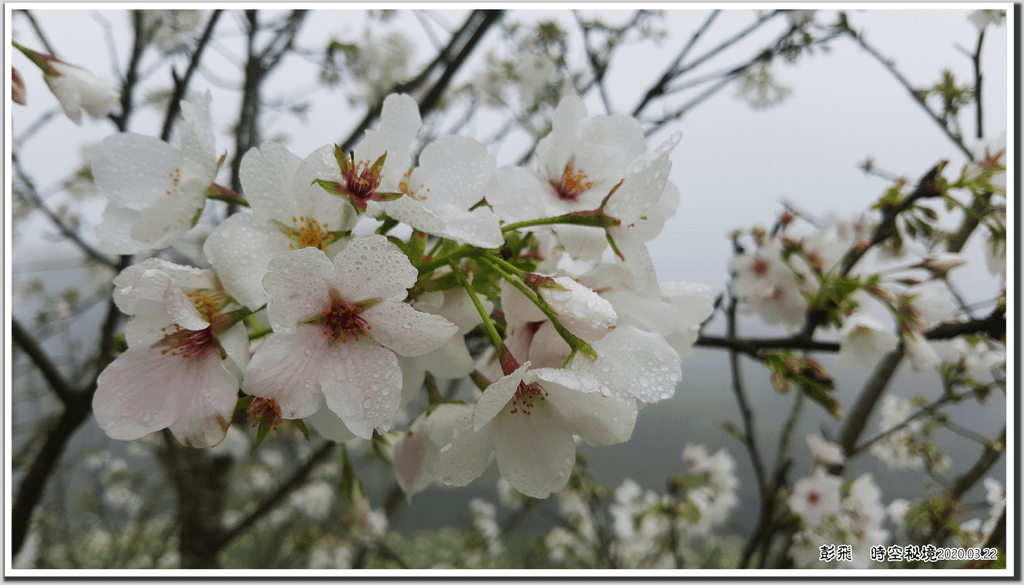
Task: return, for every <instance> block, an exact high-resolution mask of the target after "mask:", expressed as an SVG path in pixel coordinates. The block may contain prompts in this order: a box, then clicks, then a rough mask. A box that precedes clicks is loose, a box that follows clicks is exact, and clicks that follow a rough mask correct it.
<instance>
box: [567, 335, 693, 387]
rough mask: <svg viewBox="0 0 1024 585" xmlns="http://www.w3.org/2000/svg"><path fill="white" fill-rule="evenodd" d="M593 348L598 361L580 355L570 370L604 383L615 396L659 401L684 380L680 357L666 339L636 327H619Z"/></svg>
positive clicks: (596, 342)
mask: <svg viewBox="0 0 1024 585" xmlns="http://www.w3.org/2000/svg"><path fill="white" fill-rule="evenodd" d="M591 347H593V348H594V351H596V352H597V356H598V357H597V359H596V360H591V359H590V358H589V357H587V356H583V355H578V356H577V357H575V358H574V359H573V361H572V363H571V364H570V368H572V369H574V370H577V371H580V372H584V373H587V374H589V375H591V376H592V377H594V378H596V379H598V380H600V381H601V382H602V383H604V384H606V385H607V386H608V387H609V389H610V390H611V392H612V394H613V395H615V396H619V397H622V398H630V397H632V398H637V399H638V400H640V401H641V402H648V403H650V402H659V401H661V400H665V399H668V398H671V397H672V395H673V394H674V393H675V390H676V386H678V385H679V382H680V381H681V380H682V379H683V373H682V368H681V367H680V359H679V356H678V355H677V354H676V352H675V351H673V349H672V348H671V347H670V346H669V345H668V343H667V342H666V341H665V339H664V338H663V337H661V336H659V335H656V334H654V333H650V332H648V331H641V330H640V329H637V328H636V327H633V326H632V325H624V326H621V327H616V328H615V329H613V330H612V331H610V332H609V333H608V335H605V336H604V337H602V338H601V339H599V340H597V341H595V342H593V343H592V344H591Z"/></svg>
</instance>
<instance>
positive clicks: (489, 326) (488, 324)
mask: <svg viewBox="0 0 1024 585" xmlns="http://www.w3.org/2000/svg"><path fill="white" fill-rule="evenodd" d="M451 267H452V273H453V274H455V279H456V280H458V281H459V284H460V285H462V288H464V289H466V292H467V293H469V298H470V299H471V300H472V301H473V306H475V307H476V311H477V312H478V313H480V319H482V320H483V322H484V331H486V332H487V337H488V338H490V340H491V343H492V344H493V345H494V350H495V351H497V352H501V347H502V345H503V344H502V342H501V335H498V330H497V329H495V328H494V322H493V321H491V316H490V315H488V314H487V310H486V309H484V304H483V303H481V302H480V298H479V297H478V296H477V295H476V291H475V290H473V287H472V286H470V285H469V281H468V280H466V275H465V274H463V273H462V270H460V269H459V267H458V266H456V265H455V262H454V261H453V262H452V263H451Z"/></svg>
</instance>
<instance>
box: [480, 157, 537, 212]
mask: <svg viewBox="0 0 1024 585" xmlns="http://www.w3.org/2000/svg"><path fill="white" fill-rule="evenodd" d="M486 190H487V202H488V203H490V204H491V206H492V207H493V208H494V215H496V216H497V217H498V219H500V220H501V221H504V222H506V223H516V222H520V221H527V220H531V219H538V218H541V217H544V215H545V213H546V210H545V205H546V203H547V199H548V191H550V190H551V187H550V186H549V185H548V183H547V181H546V180H545V179H544V178H543V177H541V176H540V175H539V174H537V172H536V171H532V170H529V169H524V168H522V167H501V168H500V169H498V170H497V171H495V172H494V174H493V175H492V176H491V181H490V183H488V185H487V189H486Z"/></svg>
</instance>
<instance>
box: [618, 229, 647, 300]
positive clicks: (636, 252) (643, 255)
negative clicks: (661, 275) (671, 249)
mask: <svg viewBox="0 0 1024 585" xmlns="http://www.w3.org/2000/svg"><path fill="white" fill-rule="evenodd" d="M608 234H609V235H611V236H612V238H613V239H614V240H615V245H616V246H617V247H618V248H619V251H620V252H622V255H623V257H624V258H625V260H620V262H622V264H623V266H624V267H625V268H626V270H628V271H629V273H630V274H631V275H633V286H634V290H636V291H637V292H639V293H641V294H646V295H649V296H651V298H658V297H659V296H660V295H659V294H658V276H657V274H656V273H655V271H654V262H653V261H652V260H651V255H650V253H648V252H647V246H646V245H644V243H643V242H641V241H640V240H638V239H637V238H636V236H635V235H633V234H632V233H631V232H629V231H628V230H626V229H625V228H621V227H610V228H608Z"/></svg>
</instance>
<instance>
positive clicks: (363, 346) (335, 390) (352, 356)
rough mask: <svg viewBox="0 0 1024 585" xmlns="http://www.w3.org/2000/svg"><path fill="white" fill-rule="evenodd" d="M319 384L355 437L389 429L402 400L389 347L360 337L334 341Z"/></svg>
mask: <svg viewBox="0 0 1024 585" xmlns="http://www.w3.org/2000/svg"><path fill="white" fill-rule="evenodd" d="M320 386H321V389H322V391H323V394H324V398H325V399H326V401H327V406H328V407H329V408H330V409H331V410H333V411H334V412H335V413H337V414H338V416H340V417H341V420H343V421H345V426H347V427H348V429H349V430H350V431H352V433H353V434H354V435H356V436H357V437H362V438H364V439H369V438H370V437H372V436H373V431H374V430H375V429H376V430H377V431H378V432H381V433H383V432H384V431H387V430H388V429H390V428H391V424H392V423H393V422H394V420H395V414H396V413H397V412H398V406H399V404H400V403H401V400H402V369H401V368H400V367H399V365H398V358H397V357H395V354H394V353H392V352H391V351H390V350H388V349H386V348H384V347H381V346H380V345H377V344H376V343H374V342H373V341H370V340H365V339H360V340H357V341H349V342H346V343H339V342H338V341H335V342H333V343H332V344H331V345H330V348H329V349H328V353H327V356H325V358H324V361H323V369H322V370H321V372H320Z"/></svg>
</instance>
